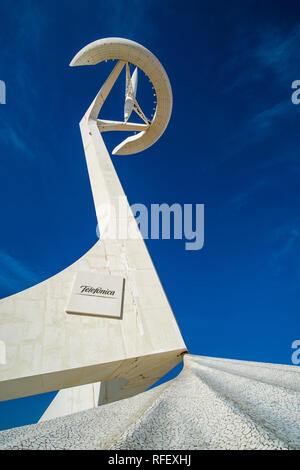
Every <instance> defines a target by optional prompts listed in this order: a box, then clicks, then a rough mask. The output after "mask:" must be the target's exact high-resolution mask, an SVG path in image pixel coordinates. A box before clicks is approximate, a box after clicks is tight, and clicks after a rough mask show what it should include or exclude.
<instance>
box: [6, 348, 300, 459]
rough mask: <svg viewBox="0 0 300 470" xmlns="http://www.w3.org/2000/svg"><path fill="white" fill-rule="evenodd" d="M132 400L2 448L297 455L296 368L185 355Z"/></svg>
mask: <svg viewBox="0 0 300 470" xmlns="http://www.w3.org/2000/svg"><path fill="white" fill-rule="evenodd" d="M184 364H185V365H184V369H183V371H182V372H181V373H180V374H179V376H178V377H177V378H176V379H174V380H171V381H170V382H167V383H165V384H163V385H160V386H159V387H156V388H153V389H151V390H149V391H147V392H144V393H141V394H139V395H137V396H135V397H132V398H128V399H125V400H121V401H118V402H115V403H111V404H108V405H104V406H101V407H99V408H97V409H93V410H88V411H84V412H80V413H76V414H73V415H70V416H65V417H62V418H57V419H53V420H50V421H46V422H44V423H39V424H36V425H32V426H25V427H23V428H16V429H11V430H8V431H3V432H2V433H0V448H1V449H116V450H117V449H132V450H133V449H134V450H138V449H154V450H159V449H163V450H176V449H181V450H184V449H187V450H192V449H209V450H211V449H239V450H245V449H249V450H256V449H257V450H261V449H299V448H300V432H299V431H300V429H299V418H300V416H299V413H300V371H299V368H297V367H296V366H295V367H294V366H284V365H279V364H264V363H260V362H246V361H235V360H229V359H216V358H211V357H203V356H190V355H185V356H184Z"/></svg>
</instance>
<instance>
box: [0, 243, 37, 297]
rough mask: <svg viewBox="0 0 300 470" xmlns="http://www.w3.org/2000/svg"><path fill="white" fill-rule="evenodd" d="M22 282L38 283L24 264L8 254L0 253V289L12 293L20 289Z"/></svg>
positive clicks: (34, 274)
mask: <svg viewBox="0 0 300 470" xmlns="http://www.w3.org/2000/svg"><path fill="white" fill-rule="evenodd" d="M22 281H28V283H34V282H38V276H37V275H36V273H35V272H34V271H32V269H31V268H30V267H29V266H27V265H26V264H25V263H24V262H22V261H20V260H19V259H17V258H15V257H14V256H12V255H10V254H9V253H6V252H4V251H0V288H1V289H3V290H7V289H8V290H9V291H12V290H14V289H18V288H20V283H21V282H22ZM21 288H22V287H21Z"/></svg>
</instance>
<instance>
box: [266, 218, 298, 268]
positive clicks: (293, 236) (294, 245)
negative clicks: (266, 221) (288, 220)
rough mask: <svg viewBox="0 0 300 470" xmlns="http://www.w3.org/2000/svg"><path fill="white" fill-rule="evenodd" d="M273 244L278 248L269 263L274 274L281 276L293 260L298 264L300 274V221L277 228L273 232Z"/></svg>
mask: <svg viewBox="0 0 300 470" xmlns="http://www.w3.org/2000/svg"><path fill="white" fill-rule="evenodd" d="M273 244H274V245H275V246H276V248H274V250H273V252H272V255H271V259H270V263H269V267H270V268H271V270H272V272H273V274H275V275H279V274H280V273H281V272H282V271H283V270H284V268H285V266H287V264H288V263H289V261H291V260H292V261H294V262H296V264H297V267H296V270H297V271H298V272H299V266H298V264H299V251H300V221H299V220H296V221H294V222H293V223H292V224H287V225H282V226H279V227H277V228H276V230H275V231H274V232H273ZM295 255H296V256H295Z"/></svg>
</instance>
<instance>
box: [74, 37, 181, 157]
mask: <svg viewBox="0 0 300 470" xmlns="http://www.w3.org/2000/svg"><path fill="white" fill-rule="evenodd" d="M105 60H120V61H122V62H124V63H126V62H129V63H131V64H134V65H135V66H137V67H139V68H140V69H141V70H142V71H143V72H144V73H145V74H146V75H147V76H148V77H149V79H150V81H151V82H152V85H153V88H154V90H155V93H156V97H157V105H156V111H155V114H154V117H153V120H152V121H151V122H150V125H149V126H148V127H147V129H146V130H143V131H142V132H139V133H137V134H135V135H132V136H130V137H128V138H127V139H125V140H124V141H123V142H122V143H121V144H119V145H118V146H117V147H116V148H115V149H114V151H113V154H115V155H129V154H132V153H137V152H141V151H143V150H145V149H147V148H148V147H150V146H151V145H153V144H154V143H155V142H156V141H157V140H158V139H159V137H160V136H161V135H162V134H163V132H164V131H165V129H166V127H167V125H168V122H169V120H170V116H171V112H172V103H173V98H172V89H171V85H170V81H169V78H168V75H167V73H166V71H165V69H164V67H163V66H162V64H161V63H160V62H159V60H158V59H157V58H156V57H155V56H154V55H153V54H152V53H151V52H150V51H149V50H148V49H146V48H145V47H144V46H142V45H140V44H138V43H137V42H134V41H131V40H129V39H122V38H105V39H99V40H97V41H94V42H92V43H90V44H88V45H87V46H85V47H83V48H82V49H81V50H80V51H79V52H78V53H77V54H76V55H75V57H74V58H73V60H72V61H71V63H70V66H71V67H74V66H78V65H96V64H98V63H99V62H103V61H105ZM124 130H125V129H124Z"/></svg>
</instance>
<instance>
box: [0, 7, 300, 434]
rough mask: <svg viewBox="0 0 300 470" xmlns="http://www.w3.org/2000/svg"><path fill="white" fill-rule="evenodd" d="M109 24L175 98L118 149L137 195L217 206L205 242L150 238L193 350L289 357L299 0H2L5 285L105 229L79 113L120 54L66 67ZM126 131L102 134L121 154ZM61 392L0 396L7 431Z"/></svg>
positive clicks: (31, 280) (0, 278) (43, 272)
mask: <svg viewBox="0 0 300 470" xmlns="http://www.w3.org/2000/svg"><path fill="white" fill-rule="evenodd" d="M107 36H119V37H125V38H129V39H133V40H135V41H137V42H140V43H141V44H143V45H144V46H146V47H147V48H149V49H150V50H151V51H152V52H153V53H154V54H155V55H157V57H158V58H159V59H160V60H161V62H162V63H163V65H164V66H165V68H166V70H167V72H168V75H169V77H170V81H171V84H172V88H173V95H174V108H173V114H172V118H171V121H170V124H169V126H168V128H167V130H166V132H165V134H164V135H163V136H162V137H161V139H160V140H159V141H158V142H157V143H156V144H155V145H154V146H153V147H151V148H150V149H148V150H146V151H144V152H143V153H142V154H139V155H133V156H128V157H124V156H123V157H114V158H113V163H114V165H115V167H116V170H117V172H118V175H119V177H120V179H121V182H122V184H123V187H124V189H125V192H126V194H127V197H128V199H129V202H130V203H131V204H134V203H137V202H142V203H144V204H146V205H147V206H148V207H149V206H150V204H151V203H163V202H166V203H169V204H172V203H174V202H178V203H181V204H184V203H186V204H187V203H193V204H196V203H198V204H200V203H203V204H205V244H204V248H203V249H202V250H200V251H186V250H185V249H184V243H185V242H184V240H182V241H181V240H147V246H148V249H149V251H150V254H151V256H152V259H153V261H154V263H155V266H156V268H157V270H158V272H159V275H160V278H161V281H162V284H163V286H164V288H165V291H166V293H167V296H168V298H169V301H170V303H171V305H172V307H173V310H174V313H175V315H176V318H177V320H178V323H179V325H180V328H181V330H182V334H183V336H184V339H185V341H186V344H187V346H188V348H189V350H190V352H191V353H193V354H201V355H208V356H217V357H228V358H235V359H241V360H253V361H263V362H274V363H284V364H291V354H292V350H291V344H292V342H293V341H294V340H295V339H299V337H300V330H299V302H300V294H299V282H300V262H299V261H300V260H299V255H300V213H299V203H300V194H299V177H300V161H299V118H300V106H296V105H293V104H292V102H291V94H292V91H293V90H292V89H291V84H292V82H293V81H294V80H297V79H298V80H299V79H300V62H299V46H300V4H299V2H297V1H292V0H289V1H268V0H264V2H260V1H247V0H243V2H240V1H233V0H231V1H227V2H223V1H214V2H211V1H189V0H187V1H185V2H182V1H176V0H172V1H171V0H165V1H164V2H161V1H156V0H151V1H150V0H143V1H138V0H136V1H133V0H127V1H116V0H102V1H101V2H99V1H98V2H97V1H93V0H86V1H85V2H71V1H66V0H61V1H60V2H53V1H48V0H44V1H42V2H41V1H37V0H35V1H25V0H21V1H15V2H14V4H13V7H12V4H11V2H9V1H5V0H2V1H1V4H0V43H1V55H0V80H4V81H5V83H6V87H7V104H6V105H0V159H1V172H0V191H1V201H2V202H1V231H0V296H1V297H6V296H8V295H11V294H13V293H16V292H18V291H20V290H23V289H25V288H27V287H30V286H32V285H34V284H36V283H37V282H40V281H42V280H44V279H46V278H48V277H49V276H52V275H53V274H55V273H57V272H58V271H60V270H62V269H63V268H65V267H67V266H68V265H69V264H71V263H72V262H74V261H75V260H76V259H78V258H79V257H80V256H81V255H83V254H84V253H85V252H86V251H87V250H88V249H89V248H90V247H91V246H92V245H93V244H94V243H95V242H96V241H97V237H96V231H95V228H96V216H95V212H94V207H93V200H92V195H91V191H90V186H89V179H88V174H87V169H86V164H85V159H84V154H83V149H82V144H81V137H80V132H79V128H78V122H79V120H80V119H81V117H82V115H83V113H84V111H85V110H86V108H87V105H88V104H89V103H90V102H91V100H92V99H93V97H94V95H95V94H96V92H97V90H98V88H99V86H100V85H101V82H102V81H103V80H104V79H105V77H106V76H107V70H108V67H109V65H105V64H103V66H102V65H100V66H99V67H97V68H94V67H91V68H88V67H87V68H84V67H83V68H78V69H77V68H76V69H75V68H70V67H69V66H68V64H69V62H70V60H71V59H72V57H73V56H74V55H75V53H76V52H77V51H78V50H79V49H80V48H81V47H83V46H84V45H86V44H87V43H89V42H91V41H93V40H96V39H99V38H102V37H107ZM105 117H108V116H105ZM121 139H122V135H121V136H120V135H108V134H107V135H106V136H105V141H106V143H107V146H108V148H109V150H112V148H113V147H114V146H115V145H116V143H119V142H120V141H121ZM52 397H53V393H52V394H50V395H45V396H43V397H32V398H24V399H21V400H17V401H14V402H7V403H2V404H0V427H2V428H5V427H10V426H16V425H21V424H25V423H28V422H32V421H35V420H37V419H38V418H39V416H40V415H41V413H42V411H43V409H44V408H45V406H46V404H47V403H48V402H49V400H51V398H52Z"/></svg>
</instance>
